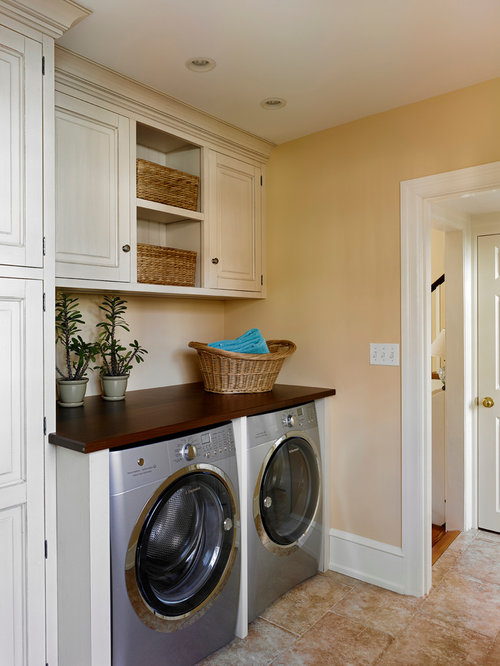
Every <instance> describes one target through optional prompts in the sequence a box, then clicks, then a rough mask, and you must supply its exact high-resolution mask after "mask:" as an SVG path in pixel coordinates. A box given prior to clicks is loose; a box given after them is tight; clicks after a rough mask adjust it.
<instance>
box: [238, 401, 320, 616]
mask: <svg viewBox="0 0 500 666" xmlns="http://www.w3.org/2000/svg"><path fill="white" fill-rule="evenodd" d="M247 424H248V450H247V464H248V519H247V529H248V621H249V622H251V621H252V620H254V619H255V618H256V617H257V616H258V615H259V614H261V613H262V612H263V611H264V610H265V609H266V608H267V607H268V606H269V605H270V604H272V603H273V602H274V601H275V600H276V599H278V598H279V597H280V596H281V595H282V594H284V593H285V592H287V591H288V590H290V589H291V588H292V587H294V586H295V585H297V584H298V583H301V582H302V581H304V580H306V579H307V578H309V577H311V576H313V575H315V574H316V573H317V572H318V571H320V570H322V569H323V557H322V555H323V525H322V515H323V512H322V490H321V485H322V484H321V449H320V438H319V430H318V420H317V415H316V409H315V405H314V403H308V404H305V405H298V406H295V407H292V408H289V409H285V410H280V411H274V412H270V413H266V414H260V415H257V416H251V417H249V418H248V419H247Z"/></svg>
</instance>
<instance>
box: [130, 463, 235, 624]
mask: <svg viewBox="0 0 500 666" xmlns="http://www.w3.org/2000/svg"><path fill="white" fill-rule="evenodd" d="M193 472H208V473H210V474H211V475H212V476H215V477H216V478H217V479H219V481H221V483H222V484H223V485H224V486H225V487H226V490H227V491H228V494H229V497H230V498H231V505H232V509H233V516H234V521H233V543H232V545H231V553H230V555H229V559H228V561H227V564H226V567H225V569H224V571H223V573H222V575H221V577H220V579H219V581H218V582H217V585H216V586H215V588H214V589H213V590H212V592H211V593H210V594H209V596H208V597H206V598H205V599H204V600H203V601H202V602H201V603H200V604H199V605H198V606H197V607H196V608H193V609H192V610H191V611H189V612H188V613H184V614H183V615H177V616H175V617H168V616H165V615H162V614H161V613H159V612H158V611H156V610H154V609H153V608H151V606H150V605H149V604H148V603H147V601H146V600H145V599H144V598H143V596H142V594H141V592H140V590H139V587H138V585H137V575H136V567H135V556H136V551H137V543H138V540H139V536H140V534H141V531H142V528H143V525H144V522H145V520H146V518H147V516H148V515H149V513H150V511H151V509H152V508H153V506H154V505H155V504H156V502H157V500H158V498H159V497H160V495H162V494H163V492H164V491H165V490H166V489H167V488H168V487H169V486H170V485H172V483H174V482H175V481H177V480H178V479H180V478H182V477H183V476H187V475H188V474H191V473H193ZM238 525H239V514H238V502H237V497H236V493H235V491H234V488H233V485H232V483H231V481H230V480H229V477H228V476H227V474H226V473H225V472H224V471H223V470H221V469H219V468H218V467H215V466H214V465H208V464H205V463H201V464H194V465H188V466H186V467H183V468H182V469H180V470H178V471H177V472H175V473H174V474H171V475H170V476H169V477H168V479H166V480H165V481H163V483H161V485H160V486H159V487H158V488H157V489H156V490H155V492H154V493H153V495H151V497H150V498H149V500H148V501H147V502H146V504H145V505H144V507H143V509H142V511H141V513H140V515H139V518H138V519H137V521H136V523H135V525H134V528H133V530H132V534H131V536H130V540H129V544H128V548H127V553H126V561H125V583H126V586H127V593H128V598H129V600H130V603H131V604H132V607H133V608H134V611H135V612H136V614H137V616H138V617H139V619H140V620H141V621H142V622H144V624H146V625H147V626H148V627H150V628H151V629H154V630H155V631H161V632H163V633H168V632H172V631H177V630H178V629H181V628H182V627H185V626H188V625H189V624H192V623H193V622H195V621H196V620H198V618H199V617H201V615H203V614H204V613H206V612H207V610H209V608H210V607H211V606H212V604H213V603H214V601H215V600H216V598H217V596H218V595H219V594H220V592H221V591H222V589H223V588H224V585H225V584H226V581H227V579H228V577H229V575H230V573H231V571H232V568H233V565H234V561H235V559H236V554H237V552H238V547H237V545H236V544H237V529H238Z"/></svg>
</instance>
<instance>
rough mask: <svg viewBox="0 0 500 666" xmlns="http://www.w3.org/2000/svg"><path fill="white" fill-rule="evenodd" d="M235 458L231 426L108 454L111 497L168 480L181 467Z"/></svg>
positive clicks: (227, 424) (222, 426) (227, 425)
mask: <svg viewBox="0 0 500 666" xmlns="http://www.w3.org/2000/svg"><path fill="white" fill-rule="evenodd" d="M230 457H236V447H235V441H234V433H233V426H232V424H231V423H225V424H224V425H221V426H217V427H215V428H211V429H210V430H204V431H202V432H196V433H190V434H186V435H184V436H181V437H176V438H175V439H168V440H164V441H159V442H154V443H152V444H144V445H142V446H137V447H129V448H127V449H121V450H118V449H116V450H114V451H113V450H112V451H110V452H109V477H110V493H111V495H115V494H119V493H122V492H125V491H128V490H132V489H134V488H138V487H140V486H145V485H149V484H150V483H154V482H159V481H162V480H164V479H166V478H167V477H168V476H170V474H172V473H173V472H176V471H178V470H179V469H181V468H182V467H187V466H188V465H190V464H196V463H203V462H204V463H212V464H214V465H216V464H217V461H218V460H222V459H223V458H230Z"/></svg>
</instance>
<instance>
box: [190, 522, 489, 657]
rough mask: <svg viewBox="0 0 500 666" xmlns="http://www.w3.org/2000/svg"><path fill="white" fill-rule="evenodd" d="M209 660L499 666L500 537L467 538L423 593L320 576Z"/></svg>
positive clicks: (446, 556)
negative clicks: (410, 594) (407, 593)
mask: <svg viewBox="0 0 500 666" xmlns="http://www.w3.org/2000/svg"><path fill="white" fill-rule="evenodd" d="M201 663H202V664H203V665H204V666H208V665H209V664H210V665H212V666H226V665H227V666H237V665H246V664H255V665H258V666H305V665H318V666H325V665H326V664H335V665H338V666H345V665H346V664H353V665H358V664H380V665H384V666H385V665H389V664H401V665H403V664H405V665H409V664H411V665H414V664H421V665H422V666H430V665H432V664H435V665H437V664H439V665H440V666H441V665H444V664H449V665H450V666H452V665H453V666H456V665H457V664H477V665H478V666H494V665H497V664H500V535H497V534H492V533H489V532H484V531H479V530H471V531H470V532H467V533H464V534H460V535H459V536H458V537H457V538H456V539H455V540H454V541H453V543H452V544H451V545H450V546H449V548H448V549H447V550H446V552H445V553H444V554H443V555H442V556H441V557H440V559H439V560H438V561H437V562H436V564H435V565H434V566H433V587H432V590H431V592H430V593H429V594H428V595H427V597H425V598H421V599H417V598H415V597H405V596H401V595H399V594H395V593H393V592H389V591H387V590H383V589H381V588H378V587H375V586H373V585H369V584H367V583H363V582H361V581H358V580H355V579H353V578H349V577H347V576H344V575H342V574H337V573H334V572H331V571H329V572H326V573H325V574H319V575H318V576H315V577H314V578H312V579H310V580H308V581H306V582H305V583H303V584H302V585H299V586H297V587H296V588H295V589H293V590H291V591H290V592H288V593H287V594H285V595H284V596H283V597H282V598H281V599H279V600H278V601H277V602H276V603H274V604H273V605H272V606H271V607H270V608H268V609H267V610H266V611H265V613H264V614H263V616H262V617H260V618H258V619H257V620H255V622H253V623H252V624H251V625H250V627H249V634H248V636H247V637H246V638H245V639H244V640H241V639H238V638H236V639H235V640H234V641H233V642H232V643H230V644H229V645H228V646H227V647H225V648H222V649H221V650H219V652H216V653H215V654H213V655H212V656H211V657H209V658H207V659H205V660H204V661H203V662H201Z"/></svg>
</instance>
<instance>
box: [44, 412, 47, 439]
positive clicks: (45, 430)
mask: <svg viewBox="0 0 500 666" xmlns="http://www.w3.org/2000/svg"><path fill="white" fill-rule="evenodd" d="M43 434H44V435H46V434H47V417H46V416H44V417H43Z"/></svg>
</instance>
